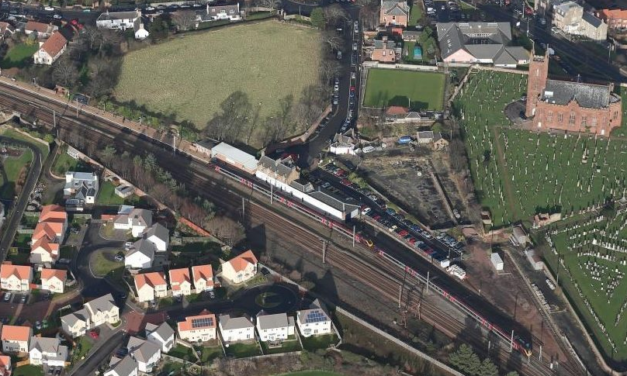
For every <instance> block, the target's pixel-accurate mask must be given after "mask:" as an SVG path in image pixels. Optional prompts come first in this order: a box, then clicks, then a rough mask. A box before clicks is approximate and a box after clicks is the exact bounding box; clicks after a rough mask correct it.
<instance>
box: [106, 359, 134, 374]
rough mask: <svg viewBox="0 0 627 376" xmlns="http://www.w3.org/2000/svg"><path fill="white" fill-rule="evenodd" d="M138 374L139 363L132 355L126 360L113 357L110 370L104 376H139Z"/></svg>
mask: <svg viewBox="0 0 627 376" xmlns="http://www.w3.org/2000/svg"><path fill="white" fill-rule="evenodd" d="M138 374H139V369H138V368H137V362H136V361H135V360H134V359H133V358H131V356H130V355H127V356H125V357H124V359H120V358H118V357H116V356H114V357H112V358H111V361H110V362H109V370H108V371H107V372H105V374H104V376H137V375H138Z"/></svg>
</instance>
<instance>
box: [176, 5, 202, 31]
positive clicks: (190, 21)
mask: <svg viewBox="0 0 627 376" xmlns="http://www.w3.org/2000/svg"><path fill="white" fill-rule="evenodd" d="M172 20H173V21H174V24H175V25H176V27H177V29H178V30H189V29H190V28H195V27H196V12H194V11H193V10H183V11H178V12H176V13H174V15H173V16H172Z"/></svg>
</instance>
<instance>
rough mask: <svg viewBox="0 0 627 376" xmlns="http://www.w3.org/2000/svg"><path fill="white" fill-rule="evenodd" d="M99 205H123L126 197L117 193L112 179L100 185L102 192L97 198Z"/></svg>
mask: <svg viewBox="0 0 627 376" xmlns="http://www.w3.org/2000/svg"><path fill="white" fill-rule="evenodd" d="M96 204H97V205H122V204H124V199H123V198H122V197H120V196H118V195H116V194H115V186H114V185H113V183H111V182H110V181H106V182H103V183H102V184H101V185H100V192H98V197H97V198H96Z"/></svg>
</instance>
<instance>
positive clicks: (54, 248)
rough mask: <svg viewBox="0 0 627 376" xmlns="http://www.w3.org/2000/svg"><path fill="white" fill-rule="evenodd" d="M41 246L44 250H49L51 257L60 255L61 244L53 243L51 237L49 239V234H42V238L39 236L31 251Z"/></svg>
mask: <svg viewBox="0 0 627 376" xmlns="http://www.w3.org/2000/svg"><path fill="white" fill-rule="evenodd" d="M39 247H41V248H42V249H43V250H44V251H46V252H48V254H50V257H52V258H57V257H59V244H58V243H51V242H50V239H48V237H47V236H42V237H41V238H39V239H38V240H37V241H36V242H35V244H33V245H32V247H30V250H31V252H33V251H34V250H36V249H37V248H39Z"/></svg>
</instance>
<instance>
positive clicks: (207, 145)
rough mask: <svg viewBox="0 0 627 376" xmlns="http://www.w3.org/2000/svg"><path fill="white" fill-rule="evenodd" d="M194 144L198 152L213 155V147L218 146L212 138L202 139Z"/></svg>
mask: <svg viewBox="0 0 627 376" xmlns="http://www.w3.org/2000/svg"><path fill="white" fill-rule="evenodd" d="M192 146H193V147H194V148H195V149H196V151H197V152H198V153H200V154H204V155H207V156H211V149H212V148H213V147H214V146H216V143H215V142H214V141H212V140H201V141H198V142H194V143H193V144H192Z"/></svg>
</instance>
